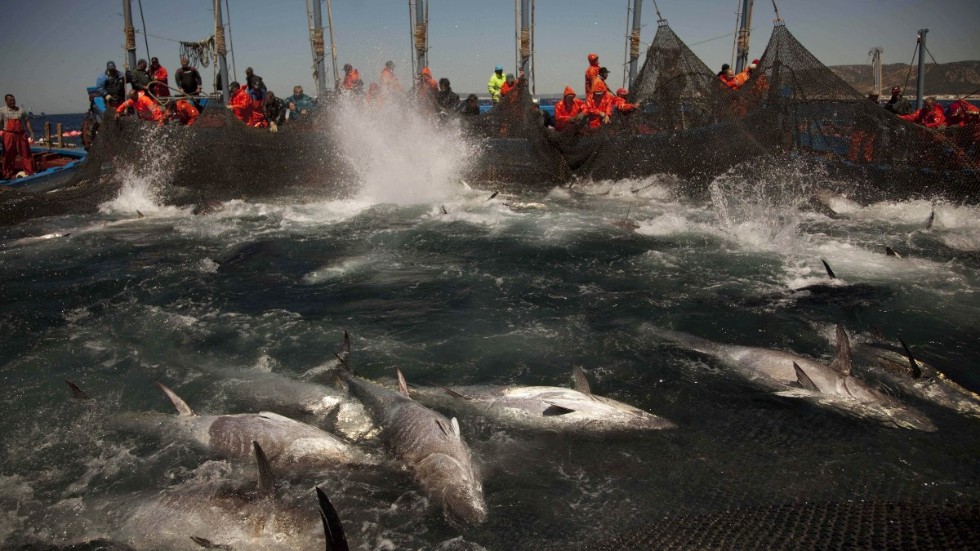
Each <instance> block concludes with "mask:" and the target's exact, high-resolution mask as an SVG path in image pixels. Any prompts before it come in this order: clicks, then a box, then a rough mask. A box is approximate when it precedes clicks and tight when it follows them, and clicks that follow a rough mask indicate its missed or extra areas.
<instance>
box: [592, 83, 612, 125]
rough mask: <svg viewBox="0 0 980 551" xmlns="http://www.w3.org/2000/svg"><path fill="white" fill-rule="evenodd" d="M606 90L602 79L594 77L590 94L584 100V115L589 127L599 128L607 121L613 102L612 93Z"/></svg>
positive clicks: (610, 114) (610, 115)
mask: <svg viewBox="0 0 980 551" xmlns="http://www.w3.org/2000/svg"><path fill="white" fill-rule="evenodd" d="M608 92H609V89H608V88H606V83H605V82H604V81H603V80H602V79H596V80H595V82H594V83H593V85H592V95H590V96H589V97H588V98H587V99H586V100H585V117H586V119H587V120H588V123H589V128H599V127H600V126H602V125H603V124H608V123H609V118H610V117H612V114H613V109H614V108H615V103H614V100H613V95H612V94H610V93H608Z"/></svg>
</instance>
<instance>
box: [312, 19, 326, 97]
mask: <svg viewBox="0 0 980 551" xmlns="http://www.w3.org/2000/svg"><path fill="white" fill-rule="evenodd" d="M312 7H313V28H312V29H310V35H311V36H310V39H311V40H313V64H314V65H315V67H316V69H314V70H313V78H315V79H316V95H317V97H319V98H322V97H323V95H324V94H325V93H326V92H327V66H326V60H325V59H324V55H323V10H322V9H321V8H320V0H313V6H312Z"/></svg>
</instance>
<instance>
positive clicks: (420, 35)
mask: <svg viewBox="0 0 980 551" xmlns="http://www.w3.org/2000/svg"><path fill="white" fill-rule="evenodd" d="M426 11H427V9H426V1H425V0H415V61H416V67H417V68H418V71H419V72H421V71H422V69H424V68H425V67H428V66H429V56H428V52H427V50H426V46H427V44H428V41H429V39H428V35H429V29H428V26H429V25H428V20H427V19H426V17H425V14H426Z"/></svg>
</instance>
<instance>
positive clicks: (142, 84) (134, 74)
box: [126, 59, 150, 90]
mask: <svg viewBox="0 0 980 551" xmlns="http://www.w3.org/2000/svg"><path fill="white" fill-rule="evenodd" d="M126 82H127V83H129V84H130V85H131V86H132V87H133V88H139V89H140V90H146V89H147V87H148V86H149V85H150V73H148V72H147V70H146V60H145V59H141V60H139V61H137V62H136V68H135V69H133V70H132V71H127V72H126Z"/></svg>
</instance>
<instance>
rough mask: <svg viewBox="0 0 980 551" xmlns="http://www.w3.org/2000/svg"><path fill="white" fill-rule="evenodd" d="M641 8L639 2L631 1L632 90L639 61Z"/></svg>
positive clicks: (640, 2) (630, 86) (636, 0)
mask: <svg viewBox="0 0 980 551" xmlns="http://www.w3.org/2000/svg"><path fill="white" fill-rule="evenodd" d="M642 6H643V2H642V1H641V0H634V1H633V32H632V33H630V85H629V88H630V89H631V90H632V89H633V81H635V80H636V70H637V65H639V60H640V8H641V7H642Z"/></svg>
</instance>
